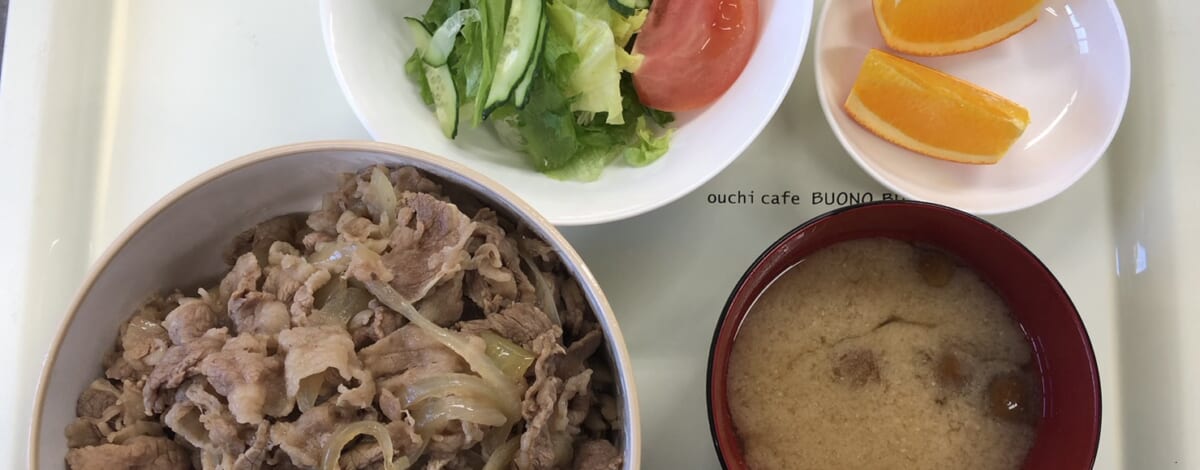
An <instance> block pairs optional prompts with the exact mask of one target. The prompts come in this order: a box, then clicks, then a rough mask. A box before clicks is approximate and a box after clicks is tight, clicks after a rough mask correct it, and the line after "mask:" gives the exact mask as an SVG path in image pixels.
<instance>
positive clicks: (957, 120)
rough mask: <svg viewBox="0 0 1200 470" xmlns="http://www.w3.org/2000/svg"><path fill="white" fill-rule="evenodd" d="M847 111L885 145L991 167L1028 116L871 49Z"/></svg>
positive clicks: (994, 98)
mask: <svg viewBox="0 0 1200 470" xmlns="http://www.w3.org/2000/svg"><path fill="white" fill-rule="evenodd" d="M845 108H846V112H847V113H849V114H850V117H852V118H854V120H855V121H858V123H859V124H861V125H862V126H863V127H865V128H866V129H867V130H869V131H871V132H873V133H875V134H876V135H878V136H880V137H883V138H884V139H887V140H888V141H890V142H892V143H894V144H896V145H899V146H901V147H904V148H907V149H909V150H912V151H914V152H918V153H922V154H925V155H928V156H931V157H934V158H940V159H942V160H950V161H955V162H960V163H974V164H980V165H987V164H993V163H996V162H998V161H1000V159H1001V158H1002V157H1003V156H1004V154H1005V153H1008V149H1009V147H1012V144H1013V142H1016V140H1017V138H1018V137H1020V136H1021V133H1023V132H1025V127H1026V126H1028V125H1029V111H1028V110H1026V109H1025V108H1023V107H1021V105H1018V104H1016V103H1014V102H1012V101H1009V100H1008V99H1006V98H1004V97H1002V96H1000V95H997V94H995V93H992V92H990V91H988V90H985V89H983V88H980V87H978V86H976V85H974V84H971V83H970V82H967V81H964V80H961V79H958V78H955V77H953V76H950V75H947V74H945V73H942V72H939V71H937V70H934V69H931V68H929V67H925V66H923V65H921V64H918V63H915V62H911V61H908V60H904V59H901V58H899V57H896V56H893V55H891V54H888V53H886V52H882V51H879V50H874V49H872V50H871V52H869V53H867V60H866V61H864V62H863V66H862V70H860V71H859V73H858V80H857V81H855V82H854V89H852V90H851V91H850V97H848V98H846V104H845Z"/></svg>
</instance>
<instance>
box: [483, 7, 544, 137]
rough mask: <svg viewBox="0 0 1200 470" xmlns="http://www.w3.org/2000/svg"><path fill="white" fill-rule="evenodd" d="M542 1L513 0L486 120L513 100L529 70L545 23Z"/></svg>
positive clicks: (490, 91)
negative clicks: (518, 85) (494, 111)
mask: <svg viewBox="0 0 1200 470" xmlns="http://www.w3.org/2000/svg"><path fill="white" fill-rule="evenodd" d="M542 2H543V0H512V5H511V6H510V7H509V10H508V21H507V23H506V24H505V26H504V38H503V39H502V41H501V42H500V55H499V57H498V59H497V61H496V72H495V75H494V76H493V77H492V86H491V87H490V88H489V90H488V96H487V100H486V101H485V102H484V109H483V115H484V117H486V116H487V115H488V114H489V113H490V112H491V111H492V110H493V109H496V107H498V106H500V105H502V104H504V103H505V102H506V101H508V100H509V98H511V97H512V94H513V89H514V88H516V86H517V83H518V82H520V81H521V78H522V77H523V76H524V74H525V70H526V69H528V68H529V61H530V60H533V50H534V49H535V48H536V47H535V46H536V45H537V42H538V31H539V30H540V29H541V24H542V16H543V15H542Z"/></svg>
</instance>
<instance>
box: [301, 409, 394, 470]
mask: <svg viewBox="0 0 1200 470" xmlns="http://www.w3.org/2000/svg"><path fill="white" fill-rule="evenodd" d="M360 435H366V436H371V437H373V438H375V441H376V442H378V443H379V448H380V450H381V451H382V453H383V470H405V469H407V468H408V466H409V465H410V464H409V462H408V458H407V457H400V458H399V459H393V458H392V454H394V453H395V449H394V448H393V446H392V435H391V434H388V431H387V428H386V427H384V425H383V424H382V423H380V422H378V421H358V422H354V423H350V424H347V425H345V426H342V427H341V429H338V430H337V431H336V432H334V433H333V435H331V436H329V442H328V444H327V445H326V447H325V455H324V457H323V458H322V459H321V470H341V469H342V467H341V465H339V464H338V459H339V458H341V456H342V449H343V448H345V447H346V444H349V443H350V441H353V440H354V439H355V438H357V437H358V436H360Z"/></svg>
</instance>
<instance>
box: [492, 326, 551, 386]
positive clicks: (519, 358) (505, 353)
mask: <svg viewBox="0 0 1200 470" xmlns="http://www.w3.org/2000/svg"><path fill="white" fill-rule="evenodd" d="M479 336H482V337H483V342H484V344H485V345H486V346H485V349H484V351H486V352H487V355H488V357H489V358H491V360H492V362H494V363H496V367H499V368H500V370H501V371H502V372H504V375H507V376H508V378H509V379H511V380H513V381H518V380H521V379H522V378H524V377H525V371H527V370H529V366H531V365H533V361H535V360H536V359H537V355H535V354H533V353H531V352H529V350H527V349H525V348H522V347H521V346H519V345H518V344H517V343H514V342H512V341H509V340H508V338H505V337H503V336H500V335H498V334H496V333H493V332H491V331H484V332H483V333H480V334H479Z"/></svg>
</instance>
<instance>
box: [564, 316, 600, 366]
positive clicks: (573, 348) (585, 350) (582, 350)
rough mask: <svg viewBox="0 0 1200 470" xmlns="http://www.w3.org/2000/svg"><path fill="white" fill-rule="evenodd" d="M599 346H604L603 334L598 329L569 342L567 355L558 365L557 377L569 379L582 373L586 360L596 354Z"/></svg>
mask: <svg viewBox="0 0 1200 470" xmlns="http://www.w3.org/2000/svg"><path fill="white" fill-rule="evenodd" d="M601 344H604V332H603V331H601V330H600V328H599V327H597V328H594V329H592V330H591V331H588V332H587V333H586V334H584V335H583V337H582V338H579V339H577V340H575V341H573V342H571V344H570V345H567V353H566V354H565V355H564V356H563V359H562V362H561V363H560V364H559V365H558V376H559V377H571V376H574V375H578V374H579V373H580V372H583V370H584V369H586V368H587V360H588V358H590V357H592V355H593V354H596V350H598V349H600V345H601Z"/></svg>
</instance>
